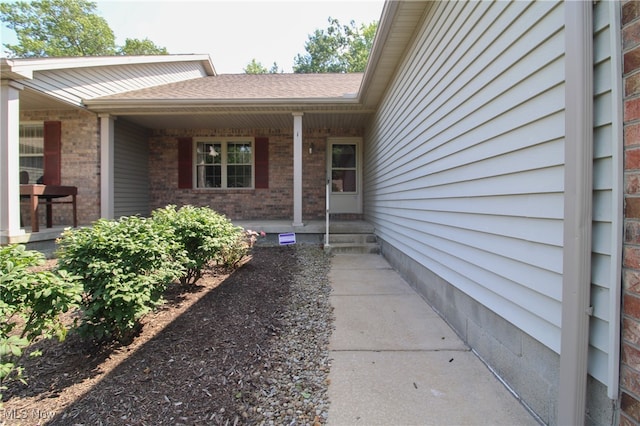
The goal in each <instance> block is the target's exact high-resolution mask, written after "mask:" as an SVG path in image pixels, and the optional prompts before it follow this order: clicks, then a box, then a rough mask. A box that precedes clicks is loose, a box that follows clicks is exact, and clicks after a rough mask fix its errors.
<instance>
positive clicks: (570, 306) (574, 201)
mask: <svg viewBox="0 0 640 426" xmlns="http://www.w3.org/2000/svg"><path fill="white" fill-rule="evenodd" d="M564 8H565V165H564V246H563V247H564V249H563V279H562V328H561V343H560V348H561V349H560V379H559V385H558V424H560V425H577V424H584V420H585V408H586V404H585V401H586V393H587V392H586V390H587V358H588V351H589V316H590V314H591V308H590V306H589V305H590V300H589V297H590V286H591V226H592V211H591V208H592V186H593V184H592V174H593V112H592V110H593V28H592V3H591V2H580V1H566V2H564Z"/></svg>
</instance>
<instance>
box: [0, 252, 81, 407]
mask: <svg viewBox="0 0 640 426" xmlns="http://www.w3.org/2000/svg"><path fill="white" fill-rule="evenodd" d="M42 263H44V256H43V255H42V254H41V253H39V252H37V251H31V250H26V249H25V247H24V246H22V245H9V246H5V247H0V389H2V388H3V386H5V384H6V383H8V382H9V381H10V380H12V379H18V380H21V381H22V380H23V379H22V371H23V368H22V367H21V366H20V365H19V364H20V359H21V358H22V357H23V350H24V349H25V348H26V347H27V346H29V345H30V344H31V343H32V342H33V341H35V340H36V339H38V338H51V337H53V336H56V337H57V338H58V339H59V340H63V339H64V338H65V336H66V334H67V328H66V327H65V325H64V324H63V323H62V321H61V319H60V314H62V313H64V312H67V311H68V310H69V309H71V308H73V307H76V306H78V304H79V303H80V301H81V294H82V286H81V284H80V283H79V282H78V281H77V279H76V278H77V277H73V276H71V275H69V274H68V273H67V272H65V271H57V272H55V271H50V270H40V271H33V270H32V268H33V267H34V266H38V265H41V264H42ZM30 355H39V352H38V351H32V352H31V353H30ZM1 397H2V395H0V400H1Z"/></svg>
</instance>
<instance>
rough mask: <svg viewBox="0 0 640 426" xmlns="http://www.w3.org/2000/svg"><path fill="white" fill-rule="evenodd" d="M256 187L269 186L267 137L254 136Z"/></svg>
mask: <svg viewBox="0 0 640 426" xmlns="http://www.w3.org/2000/svg"><path fill="white" fill-rule="evenodd" d="M255 146H256V150H255V151H256V181H255V187H256V188H269V138H256V141H255Z"/></svg>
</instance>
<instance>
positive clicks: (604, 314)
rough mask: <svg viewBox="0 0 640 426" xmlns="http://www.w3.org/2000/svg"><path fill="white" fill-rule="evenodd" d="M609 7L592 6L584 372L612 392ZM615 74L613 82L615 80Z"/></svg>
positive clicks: (614, 320) (616, 202)
mask: <svg viewBox="0 0 640 426" xmlns="http://www.w3.org/2000/svg"><path fill="white" fill-rule="evenodd" d="M612 6H615V5H612V4H611V2H597V3H595V5H594V10H593V21H594V39H593V46H594V47H593V60H594V85H593V90H594V105H593V116H594V133H593V157H594V159H593V229H592V238H593V243H592V264H591V283H592V285H591V304H592V306H593V308H594V312H593V316H592V317H591V321H590V347H589V373H590V374H591V375H592V376H593V377H595V378H596V379H598V380H599V381H600V382H602V383H605V384H607V385H608V387H609V392H608V393H609V397H610V398H613V399H615V398H616V397H617V392H618V379H617V378H618V360H619V349H618V347H619V340H618V336H619V333H620V331H619V315H620V313H619V306H620V288H619V286H620V284H619V283H620V280H621V278H620V265H621V254H620V247H622V242H621V240H622V227H621V220H620V216H621V212H622V202H621V200H620V198H619V196H618V195H616V194H622V188H621V181H622V172H621V170H622V167H621V165H620V161H621V155H620V152H619V149H620V147H621V146H622V143H621V142H620V116H619V114H620V112H619V107H618V106H617V105H622V101H621V100H620V86H619V85H620V84H621V83H620V80H619V78H620V77H619V74H620V69H619V65H617V63H618V61H619V58H612V57H611V52H612V50H614V49H613V48H615V47H616V46H619V41H618V37H617V33H616V32H617V23H618V22H619V20H618V18H616V16H615V15H616V13H615V10H616V9H615V8H614V7H612ZM617 75H618V77H616V76H617Z"/></svg>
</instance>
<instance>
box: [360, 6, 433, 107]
mask: <svg viewBox="0 0 640 426" xmlns="http://www.w3.org/2000/svg"><path fill="white" fill-rule="evenodd" d="M432 4H433V2H432V1H387V2H385V5H384V8H383V9H382V16H381V18H380V24H379V26H378V32H377V33H376V38H375V40H374V43H373V47H372V49H371V54H370V56H369V62H368V63H367V68H366V71H365V74H364V77H363V79H362V85H361V86H360V90H359V99H360V101H361V102H362V103H363V104H364V105H366V106H369V107H371V106H377V105H378V103H379V102H380V99H381V98H382V96H383V95H384V92H385V91H386V89H387V86H388V85H389V82H390V81H391V79H392V78H393V76H394V75H395V73H396V71H397V69H398V66H399V65H400V62H401V61H402V59H403V58H404V56H405V52H406V50H407V47H408V46H409V45H410V43H411V41H412V40H413V39H414V38H415V33H416V30H417V29H418V28H419V27H420V23H421V22H422V21H423V20H424V16H425V13H426V11H427V10H428V9H429V8H430V7H431V5H432Z"/></svg>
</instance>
